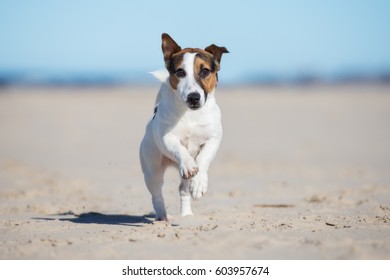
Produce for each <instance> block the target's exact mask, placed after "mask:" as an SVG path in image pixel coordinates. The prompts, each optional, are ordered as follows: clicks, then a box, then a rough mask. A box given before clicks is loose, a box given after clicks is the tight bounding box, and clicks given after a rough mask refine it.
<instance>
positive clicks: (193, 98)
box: [187, 92, 200, 107]
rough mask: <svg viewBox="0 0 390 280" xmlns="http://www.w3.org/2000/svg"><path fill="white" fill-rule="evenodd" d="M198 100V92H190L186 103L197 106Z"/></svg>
mask: <svg viewBox="0 0 390 280" xmlns="http://www.w3.org/2000/svg"><path fill="white" fill-rule="evenodd" d="M199 101H200V94H199V93H197V92H191V93H190V94H189V95H188V96H187V103H188V105H190V106H193V107H197V106H199Z"/></svg>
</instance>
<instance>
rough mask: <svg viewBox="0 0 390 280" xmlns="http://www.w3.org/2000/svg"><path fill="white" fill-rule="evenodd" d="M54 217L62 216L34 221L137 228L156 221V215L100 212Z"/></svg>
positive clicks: (68, 213) (70, 212) (62, 214)
mask: <svg viewBox="0 0 390 280" xmlns="http://www.w3.org/2000/svg"><path fill="white" fill-rule="evenodd" d="M53 216H60V217H56V218H54V217H53V218H51V217H50V218H47V217H45V218H34V219H37V220H46V221H63V222H72V223H77V224H101V225H123V226H136V227H140V226H143V225H144V224H152V223H153V221H154V215H152V214H149V215H143V216H135V215H121V214H103V213H99V212H87V213H81V214H75V213H73V212H72V211H69V212H66V213H59V214H55V215H53ZM64 216H65V217H64ZM66 216H69V217H66Z"/></svg>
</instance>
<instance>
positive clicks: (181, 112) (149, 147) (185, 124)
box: [140, 53, 222, 220]
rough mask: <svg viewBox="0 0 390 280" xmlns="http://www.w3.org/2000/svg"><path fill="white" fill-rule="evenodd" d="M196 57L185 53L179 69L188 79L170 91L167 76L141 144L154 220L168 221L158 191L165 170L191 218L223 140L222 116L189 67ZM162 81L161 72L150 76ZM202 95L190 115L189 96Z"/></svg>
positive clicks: (184, 211)
mask: <svg viewBox="0 0 390 280" xmlns="http://www.w3.org/2000/svg"><path fill="white" fill-rule="evenodd" d="M194 59H195V54H193V53H186V54H185V55H184V58H183V63H182V65H181V67H182V68H183V69H184V70H185V71H186V73H187V75H186V77H185V78H182V79H181V80H180V82H179V84H178V86H177V90H173V89H172V88H171V86H170V83H169V82H168V81H167V78H168V77H167V76H165V80H164V82H163V83H162V85H161V88H160V91H159V93H158V96H157V99H156V105H157V106H158V108H157V113H156V114H155V116H154V117H153V118H152V119H151V120H150V121H149V123H148V124H147V127H146V132H145V136H144V138H143V140H142V143H141V148H140V160H141V166H142V170H143V173H144V177H145V183H146V185H147V187H148V189H149V191H150V193H151V195H152V202H153V207H154V210H155V212H156V220H168V215H167V212H166V209H165V204H164V198H163V193H162V186H163V181H164V172H165V169H166V168H167V167H168V166H169V165H174V166H176V167H177V168H178V169H179V172H180V175H181V177H182V180H181V183H180V187H179V193H180V203H181V205H180V212H181V215H182V216H186V215H192V214H193V213H192V210H191V197H192V198H200V197H202V196H203V195H204V194H205V193H206V192H207V187H208V175H207V171H208V168H209V166H210V163H211V161H212V160H213V159H214V157H215V155H216V152H217V150H218V148H219V145H220V142H221V138H222V126H221V112H220V110H219V107H218V106H217V104H216V102H215V97H214V92H212V93H209V94H208V98H207V100H205V97H204V96H205V94H204V92H203V90H202V88H201V87H200V85H199V84H198V83H197V82H196V79H195V77H194V71H193V65H194ZM155 76H156V77H157V78H158V79H160V80H161V79H162V78H163V76H162V74H161V73H158V74H157V75H155ZM194 91H196V92H198V93H199V94H200V96H201V100H200V103H201V107H200V108H199V109H197V110H192V109H190V108H189V107H188V106H187V103H186V100H187V96H188V94H190V93H191V92H194Z"/></svg>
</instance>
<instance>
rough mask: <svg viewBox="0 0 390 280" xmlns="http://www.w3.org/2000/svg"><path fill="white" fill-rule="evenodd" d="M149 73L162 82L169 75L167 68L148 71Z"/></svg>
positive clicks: (165, 80) (164, 81)
mask: <svg viewBox="0 0 390 280" xmlns="http://www.w3.org/2000/svg"><path fill="white" fill-rule="evenodd" d="M150 74H152V75H153V77H155V78H156V79H157V80H159V81H160V82H162V83H166V82H167V79H168V77H169V73H168V70H167V69H160V70H156V71H153V72H150Z"/></svg>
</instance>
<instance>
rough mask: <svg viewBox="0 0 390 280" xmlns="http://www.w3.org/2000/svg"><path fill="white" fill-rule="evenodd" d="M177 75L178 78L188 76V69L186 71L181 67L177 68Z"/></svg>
mask: <svg viewBox="0 0 390 280" xmlns="http://www.w3.org/2000/svg"><path fill="white" fill-rule="evenodd" d="M175 74H176V77H178V78H184V77H185V76H186V71H184V70H183V69H181V68H179V69H177V70H176V73H175Z"/></svg>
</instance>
